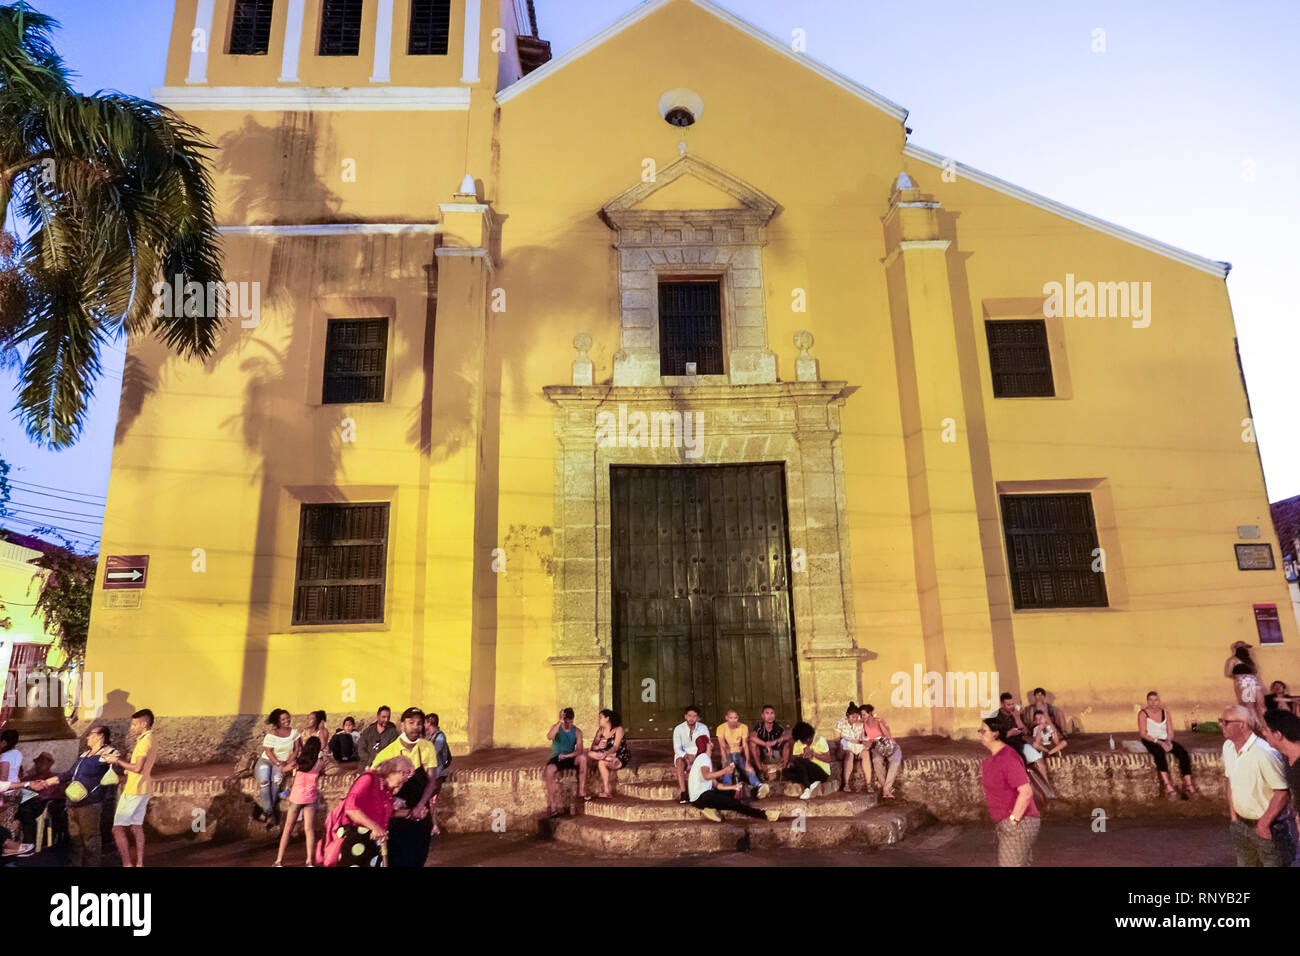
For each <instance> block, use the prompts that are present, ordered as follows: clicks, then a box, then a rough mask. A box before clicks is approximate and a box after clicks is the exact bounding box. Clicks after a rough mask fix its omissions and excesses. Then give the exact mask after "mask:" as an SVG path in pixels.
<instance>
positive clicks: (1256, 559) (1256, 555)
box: [1234, 544, 1274, 571]
mask: <svg viewBox="0 0 1300 956" xmlns="http://www.w3.org/2000/svg"><path fill="white" fill-rule="evenodd" d="M1234 547H1235V548H1236V549H1237V570H1238V571H1272V570H1273V568H1274V564H1273V546H1272V545H1271V544H1238V545H1234Z"/></svg>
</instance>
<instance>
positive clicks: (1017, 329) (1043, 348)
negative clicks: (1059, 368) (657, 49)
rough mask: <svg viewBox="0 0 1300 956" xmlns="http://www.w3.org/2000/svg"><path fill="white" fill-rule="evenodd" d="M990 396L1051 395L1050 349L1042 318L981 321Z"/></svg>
mask: <svg viewBox="0 0 1300 956" xmlns="http://www.w3.org/2000/svg"><path fill="white" fill-rule="evenodd" d="M984 330H985V332H986V333H987V335H988V340H989V369H990V371H991V372H992V373H993V397H994V398H1052V397H1054V396H1055V395H1056V386H1055V384H1054V383H1053V381H1052V353H1051V350H1050V349H1049V348H1048V345H1047V323H1046V322H1045V321H1043V320H1042V319H1012V320H1003V319H1000V320H997V321H985V323H984Z"/></svg>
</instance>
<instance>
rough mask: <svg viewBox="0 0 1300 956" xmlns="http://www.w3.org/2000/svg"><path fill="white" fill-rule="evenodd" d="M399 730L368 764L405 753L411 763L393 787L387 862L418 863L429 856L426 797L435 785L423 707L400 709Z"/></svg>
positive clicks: (435, 769)
mask: <svg viewBox="0 0 1300 956" xmlns="http://www.w3.org/2000/svg"><path fill="white" fill-rule="evenodd" d="M401 724H402V732H401V734H399V735H398V737H397V739H396V740H394V741H393V742H392V743H391V744H389V745H388V746H387V747H385V748H384V749H383V750H381V751H379V753H377V754H375V761H374V763H372V764H371V766H372V767H378V766H380V765H381V764H383V762H384V761H385V760H388V759H389V758H391V757H405V758H406V759H407V760H409V761H411V763H413V764H414V765H415V773H413V774H411V777H410V779H409V780H407V781H406V783H405V784H403V785H402V789H401V790H398V791H397V798H396V799H397V801H401V802H400V803H398V802H394V804H393V806H394V810H393V818H392V820H391V821H389V824H388V865H389V866H392V867H422V866H424V862H425V860H427V859H428V857H429V843H430V842H431V841H432V839H433V818H432V817H431V816H430V815H429V800H430V799H432V797H433V794H434V791H435V790H436V789H437V786H438V748H436V747H435V746H434V745H433V741H431V740H429V739H428V738H427V737H425V736H424V711H422V710H420V708H418V707H408V708H406V710H404V711H402V721H401Z"/></svg>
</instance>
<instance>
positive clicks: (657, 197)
mask: <svg viewBox="0 0 1300 956" xmlns="http://www.w3.org/2000/svg"><path fill="white" fill-rule="evenodd" d="M632 208H633V209H654V210H665V209H679V210H686V209H744V208H746V207H745V204H744V203H742V202H741V201H740V200H739V199H738V198H737V197H735V196H733V195H732V194H731V193H729V192H727V191H725V190H722V189H719V188H718V187H717V186H715V185H713V184H712V183H706V182H705V181H704V180H702V179H699V178H697V177H695V176H692V175H690V174H689V173H688V174H687V175H685V176H679V177H678V178H677V179H675V180H673V181H672V182H671V183H669V184H668V185H667V186H664V187H663V188H661V189H657V190H655V191H654V192H652V193H650V194H649V195H647V196H646V197H645V198H644V199H642V200H641V201H640V202H638V203H637V204H636V205H635V206H633V207H632Z"/></svg>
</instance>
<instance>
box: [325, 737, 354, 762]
mask: <svg viewBox="0 0 1300 956" xmlns="http://www.w3.org/2000/svg"><path fill="white" fill-rule="evenodd" d="M330 750H331V751H333V753H334V759H335V760H337V761H338V762H339V763H351V762H352V761H353V760H356V759H357V742H356V741H355V740H353V739H352V735H351V734H350V733H348V732H347V731H343V730H340V731H339V732H338V733H336V734H335V735H334V739H333V740H331V741H330Z"/></svg>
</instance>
